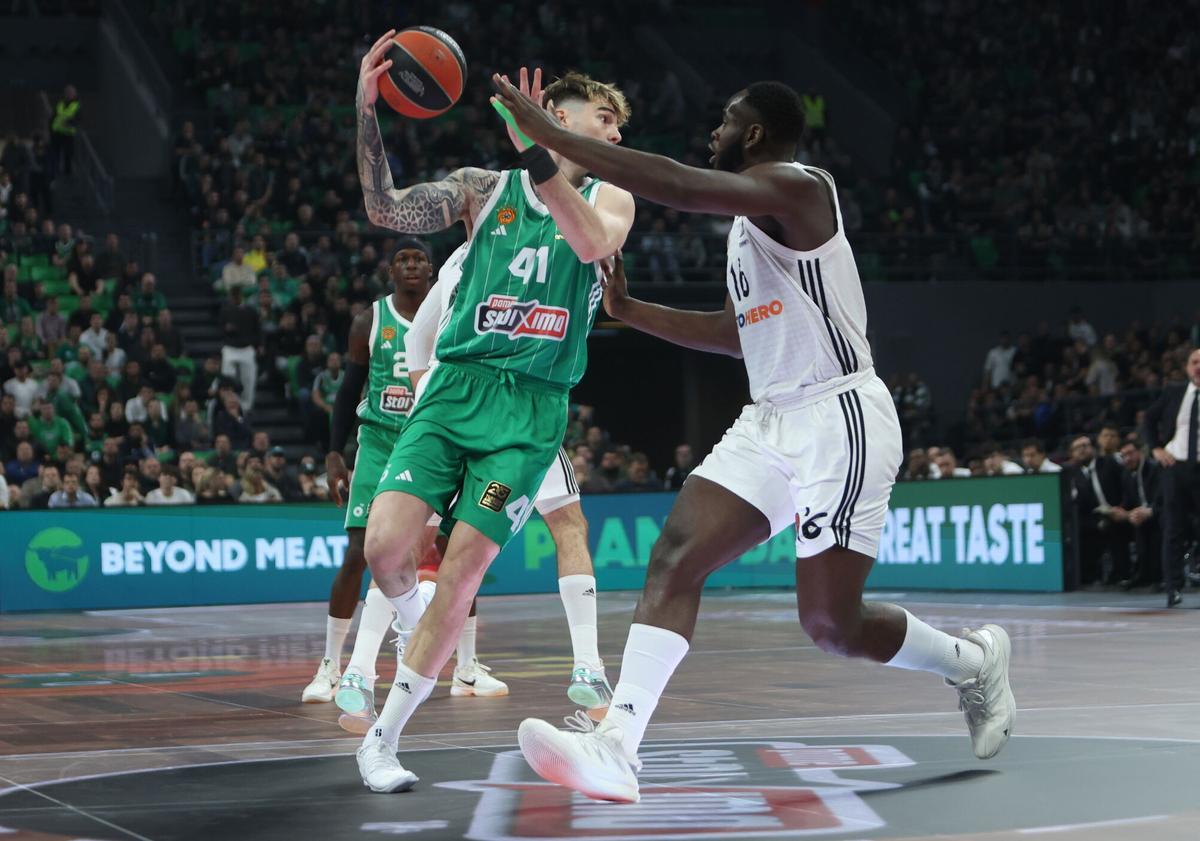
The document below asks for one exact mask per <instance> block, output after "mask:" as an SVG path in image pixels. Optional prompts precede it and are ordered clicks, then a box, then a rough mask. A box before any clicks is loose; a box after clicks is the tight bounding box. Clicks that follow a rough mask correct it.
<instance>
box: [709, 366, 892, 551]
mask: <svg viewBox="0 0 1200 841" xmlns="http://www.w3.org/2000/svg"><path fill="white" fill-rule="evenodd" d="M901 446H902V445H901V441H900V421H899V419H898V418H897V417H896V409H895V406H894V405H893V404H892V397H891V394H889V393H888V390H887V386H885V385H884V384H883V381H882V380H880V379H879V378H878V377H874V378H872V379H871V380H869V381H868V382H866V383H865V384H863V385H861V386H859V387H857V388H853V389H850V390H849V391H845V392H842V393H841V394H836V395H833V396H831V397H827V398H824V399H822V400H820V401H818V402H816V403H811V404H808V405H804V406H801V407H799V408H794V409H788V410H783V409H780V408H778V407H776V406H774V405H772V404H769V403H752V404H750V405H749V406H747V407H746V408H745V409H743V410H742V414H741V416H740V417H739V418H738V419H737V420H736V421H734V423H733V426H731V427H730V428H729V431H728V432H726V433H725V437H724V438H722V439H721V441H720V442H719V443H718V444H717V446H716V447H714V448H713V451H712V452H711V453H709V455H708V457H707V458H706V459H704V462H703V463H702V464H701V465H700V466H699V467H698V468H696V470H695V471H693V473H692V476H702V477H703V478H705V479H707V480H709V481H710V482H715V483H716V484H718V485H720V486H721V487H723V488H725V489H726V490H728V491H730V492H732V493H734V494H736V495H737V496H740V497H741V498H742V499H744V500H746V502H748V503H750V504H751V505H753V506H754V507H755V508H757V509H758V510H759V511H761V512H762V513H763V514H764V515H765V516H766V518H767V519H768V520H769V521H770V523H771V535H772V536H774V535H776V534H778V533H779V532H781V531H783V530H784V529H785V528H787V527H788V526H789V525H792V524H793V523H795V525H796V557H798V558H808V557H812V556H813V555H816V554H817V553H818V552H823V551H825V550H826V549H829V548H831V547H833V546H842V547H846V548H849V549H852V550H853V551H855V552H861V553H862V554H864V555H868V556H870V557H872V558H873V557H875V552H876V550H877V549H878V547H879V534H880V532H881V531H882V529H883V521H884V517H885V516H886V514H887V506H888V499H889V498H890V496H891V492H892V485H893V483H894V482H895V479H896V474H897V472H898V471H899V469H900V463H901V460H902V458H903V453H902V450H901Z"/></svg>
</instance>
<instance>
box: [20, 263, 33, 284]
mask: <svg viewBox="0 0 1200 841" xmlns="http://www.w3.org/2000/svg"><path fill="white" fill-rule="evenodd" d="M32 282H33V266H18V267H17V283H32Z"/></svg>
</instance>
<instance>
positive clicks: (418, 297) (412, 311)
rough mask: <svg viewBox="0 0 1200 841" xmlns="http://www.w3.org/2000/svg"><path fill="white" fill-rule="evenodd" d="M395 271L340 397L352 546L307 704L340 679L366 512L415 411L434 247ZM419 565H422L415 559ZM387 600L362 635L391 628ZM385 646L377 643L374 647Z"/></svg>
mask: <svg viewBox="0 0 1200 841" xmlns="http://www.w3.org/2000/svg"><path fill="white" fill-rule="evenodd" d="M391 277H392V286H393V287H394V290H393V292H392V293H391V294H390V295H387V296H385V297H383V298H380V299H379V300H377V301H375V302H374V303H373V304H372V305H371V306H370V307H369V308H367V309H365V310H363V311H362V312H360V313H359V314H358V315H357V316H355V318H354V321H353V322H352V323H351V325H350V338H349V342H348V347H347V349H346V369H345V374H344V379H343V381H342V386H341V388H340V389H339V390H338V394H337V397H336V398H335V400H334V407H333V418H332V420H333V429H332V431H331V432H330V439H331V440H330V447H329V454H328V455H327V456H325V469H326V471H327V472H328V474H329V491H330V494H331V495H332V496H333V499H334V501H335V502H336V503H337V504H338V505H341V504H342V499H343V488H346V487H348V495H347V497H346V533H347V534H348V535H349V536H350V545H349V546H348V547H347V549H346V555H345V558H344V559H343V561H342V566H341V568H340V569H339V570H338V572H337V575H336V576H335V577H334V579H333V586H332V588H330V591H329V617H328V619H327V620H326V625H325V656H324V658H323V659H322V660H321V664H320V665H319V666H318V667H317V673H316V675H314V676H313V679H312V682H311V683H309V685H308V686H307V687H305V689H304V692H303V693H302V695H301V700H302V701H304V702H305V703H324V702H328V701H332V700H333V696H334V692H335V691H336V690H337V685H338V680H339V679H340V677H341V668H342V664H341V658H342V646H343V644H344V643H345V641H346V634H347V633H348V632H349V630H350V623H351V621H352V620H353V619H354V610H355V608H356V607H358V597H359V593H361V592H362V578H363V572H364V571H365V570H366V568H367V562H366V558H365V557H364V555H363V544H364V535H365V532H366V528H367V511H368V509H369V508H370V505H371V497H372V496H373V495H374V493H375V485H376V483H377V482H378V481H379V477H380V476H381V475H382V474H383V467H384V465H385V464H386V463H387V459H388V456H389V455H391V452H392V446H393V445H394V444H395V442H396V438H397V436H398V435H399V434H400V430H401V429H403V428H404V422H405V420H407V419H408V413H409V411H411V410H412V404H413V386H412V383H411V382H410V381H409V378H408V365H407V364H406V362H405V354H404V334H405V333H406V332H408V328H409V327H410V326H411V325H412V319H413V316H415V315H416V313H417V309H418V308H419V307H420V306H421V302H422V301H424V300H425V296H426V295H427V294H428V293H429V287H430V283H431V280H432V278H433V263H432V262H430V253H429V246H428V245H426V244H425V243H423V242H421V241H419V240H415V239H410V240H407V241H404V242H401V243H400V246H399V247H398V248H397V249H396V252H395V254H393V255H392V264H391ZM364 385H365V386H366V388H365V390H364V388H363V387H364ZM360 395H362V399H361V401H360V400H359V396H360ZM356 414H357V416H358V419H359V422H360V425H359V428H358V452H357V455H356V456H355V463H354V476H353V478H351V476H350V472H349V470H347V468H346V461H345V459H344V457H343V455H342V451H343V450H344V449H345V447H346V439H347V438H348V437H349V435H350V430H351V428H352V427H353V425H354V416H355V415H356ZM423 548H424V546H423V545H422V544H417V545H414V547H413V551H414V552H417V553H419V552H421V551H423ZM413 566H414V568H415V561H414V563H413ZM367 598H368V602H370V601H372V600H383V596H382V594H381V593H376V592H375V591H374V590H372V592H371V593H368V595H367ZM383 601H384V605H383V606H381V607H386V610H377V611H375V612H373V614H372V615H373V617H374V619H375V621H370V620H369V619H368V614H367V611H366V610H364V611H363V620H362V621H361V622H360V623H359V630H358V633H359V635H360V636H361V635H363V634H368V635H372V634H378V636H379V638H380V639H382V638H383V635H384V634H385V633H386V632H387V626H388V624H390V623H391V619H392V607H391V605H387V604H386V600H383ZM385 615H386V619H384V620H383V621H382V627H379V625H380V621H379V619H380V618H382V617H383V616H385ZM419 617H420V612H419V611H418V612H417V613H416V615H415V616H414V617H410V618H411V620H412V621H411V622H410V623H409V624H408V625H407V626H406V627H409V628H411V627H413V625H415V624H416V622H417V619H418V618H419ZM378 647H379V642H378V641H376V643H375V648H376V649H378Z"/></svg>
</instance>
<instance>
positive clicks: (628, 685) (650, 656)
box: [604, 622, 688, 759]
mask: <svg viewBox="0 0 1200 841" xmlns="http://www.w3.org/2000/svg"><path fill="white" fill-rule="evenodd" d="M687 651H688V641H687V640H685V639H684V638H683V637H681V636H680V635H679V634H677V633H675V632H674V631H668V630H667V629H666V628H656V627H654V626H653V625H641V624H638V623H636V622H635V623H634V624H633V625H631V626H630V627H629V639H628V640H627V641H626V642H625V657H624V659H622V660H621V680H620V681H619V682H618V683H617V688H616V689H614V690H613V698H612V704H611V705H610V706H609V708H608V716H607V717H606V718H605V720H604V721H605V723H606V724H611V725H614V726H616V727H617V728H618V729H619V730H620V731H621V734H622V739H621V744H622V745H623V746H624V748H625V753H626V755H628V757H629V758H630V759H633V758H634V757H636V756H637V751H638V746H639V745H641V743H642V738H643V737H644V736H645V735H646V725H648V724H649V723H650V716H652V715H653V714H654V710H655V708H656V707H657V706H658V699H659V698H661V697H662V694H663V690H664V689H666V688H667V681H669V680H670V679H671V675H672V674H674V673H675V668H676V667H677V666H678V665H679V662H680V661H681V660H683V657H684V655H685V654H687Z"/></svg>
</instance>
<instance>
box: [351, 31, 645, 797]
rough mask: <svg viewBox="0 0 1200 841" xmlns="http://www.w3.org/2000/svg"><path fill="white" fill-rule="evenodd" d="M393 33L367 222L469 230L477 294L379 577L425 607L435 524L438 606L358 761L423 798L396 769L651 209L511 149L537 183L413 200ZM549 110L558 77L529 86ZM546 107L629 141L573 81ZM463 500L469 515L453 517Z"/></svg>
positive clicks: (389, 502) (397, 462) (471, 280)
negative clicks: (430, 530)
mask: <svg viewBox="0 0 1200 841" xmlns="http://www.w3.org/2000/svg"><path fill="white" fill-rule="evenodd" d="M390 36H391V33H388V34H387V35H385V36H384V37H382V38H381V39H380V40H379V41H378V42H377V43H376V44H375V45H374V46H373V47H372V48H371V50H369V51H368V52H367V54H366V56H364V58H363V61H362V67H361V72H360V76H359V87H358V93H357V98H356V106H357V116H358V160H359V178H360V180H361V182H362V187H363V195H364V199H365V203H366V209H367V214H368V217H369V218H370V220H371V221H372V222H373V223H375V224H377V225H381V226H384V227H389V228H393V229H395V230H400V231H404V232H406V233H412V234H420V233H430V232H433V231H438V230H443V229H446V228H449V227H450V226H451V225H453V224H455V223H456V222H458V221H460V220H461V221H462V222H463V223H464V224H465V225H466V227H467V231H468V235H469V246H468V251H467V255H466V258H465V260H464V263H463V278H462V281H461V284H460V286H459V290H458V294H457V295H456V296H455V300H454V302H453V304H452V307H451V310H450V314H449V317H448V320H447V323H446V326H445V328H444V329H443V330H442V331H441V333H440V336H439V339H438V343H437V357H438V359H439V360H440V361H441V364H440V365H439V366H438V367H437V369H436V370H434V371H433V373H431V374H430V375H429V378H430V379H429V384H428V387H427V388H426V390H425V391H424V393H423V395H422V398H421V400H420V401H419V402H418V403H417V405H416V407H415V408H414V410H413V412H412V414H411V415H410V417H409V420H408V423H407V424H406V425H405V428H404V432H403V433H402V434H401V436H400V439H399V441H398V442H397V444H396V447H395V449H394V450H393V452H392V455H391V458H390V459H389V461H388V464H387V467H386V470H387V473H386V475H385V476H384V477H383V478H382V480H381V481H380V483H379V485H378V487H377V488H376V495H375V498H374V500H373V501H372V504H371V511H370V514H369V516H368V520H367V534H366V547H365V548H366V557H367V563H368V565H369V566H370V568H371V574H372V576H373V577H374V579H375V581H376V582H377V583H378V584H379V587H380V589H381V590H382V591H383V592H384V594H385V595H386V596H388V598H389V600H390V601H392V603H393V605H394V606H396V608H397V612H398V613H399V612H400V610H401V608H402V607H404V606H405V605H406V603H407V601H409V600H412V599H416V598H419V596H418V593H417V588H416V586H415V581H414V579H413V578H412V577H411V572H410V566H411V565H410V564H409V562H408V559H409V557H410V553H411V551H412V547H413V545H414V542H415V541H416V540H417V539H418V536H419V535H420V534H421V530H422V527H423V526H424V524H425V522H426V521H427V520H428V519H429V516H430V515H431V514H432V513H434V512H436V513H438V514H439V515H441V516H442V517H443V519H444V520H445V521H446V522H445V524H444V527H446V526H448V527H449V529H450V540H449V544H448V546H447V549H446V556H445V559H444V560H443V562H442V565H441V568H440V570H439V573H438V587H437V592H436V595H435V596H434V598H433V601H432V602H431V603H430V604H429V607H428V608H427V610H426V611H425V613H424V615H423V616H422V617H421V620H420V622H419V623H418V624H417V627H416V630H415V632H414V633H413V636H412V639H411V640H410V642H409V645H408V647H407V649H406V651H405V654H404V658H403V660H402V661H401V662H400V663H399V664H398V666H397V670H396V679H395V682H394V684H393V687H392V691H391V692H389V693H388V698H387V702H386V703H385V705H384V708H383V710H382V712H381V713H380V716H379V720H378V722H377V723H376V726H375V727H374V728H373V729H372V730H371V731H369V732H368V733H367V735H366V737H365V738H364V740H363V744H362V746H361V747H360V748H359V750H358V765H359V771H360V773H361V775H362V778H363V783H364V784H365V785H366V786H367V787H369V788H370V789H371V790H373V791H382V792H391V791H402V790H406V789H408V788H411V787H412V785H413V784H414V783H415V782H416V779H417V778H416V776H415V775H414V774H412V773H410V772H409V771H407V770H405V769H404V768H403V767H401V765H400V763H399V760H398V759H397V758H396V744H397V741H398V740H399V736H400V731H401V730H402V729H403V727H404V725H405V723H407V721H408V719H409V718H410V717H411V716H412V714H413V712H414V711H415V710H416V708H417V706H418V705H420V704H421V702H423V701H424V700H425V698H426V697H428V695H429V693H430V691H431V690H432V688H433V686H434V683H435V681H436V679H437V675H438V673H439V671H440V670H441V668H442V666H443V665H444V664H445V663H446V661H447V660H448V659H449V657H450V654H451V653H452V651H453V649H454V646H455V644H456V641H457V639H458V635H459V631H460V630H461V628H462V626H463V623H464V621H465V620H466V617H467V612H468V610H469V608H470V605H471V601H472V599H473V598H474V596H475V594H476V592H477V591H478V589H479V585H480V583H481V581H482V579H483V575H484V572H485V571H486V569H487V567H488V565H489V564H490V563H491V562H492V560H493V559H494V558H495V557H496V555H497V554H498V553H499V551H500V549H501V548H502V547H503V546H504V544H505V543H507V542H508V540H509V538H510V537H511V536H512V535H513V534H515V533H516V532H517V531H518V530H520V528H521V526H522V525H524V523H525V520H526V518H527V517H528V516H529V514H530V513H531V511H532V504H531V503H532V501H533V499H534V497H535V496H536V494H537V489H538V487H539V486H540V484H541V482H542V479H543V478H544V476H545V474H546V472H547V470H548V469H549V468H550V466H551V465H552V464H553V462H554V460H555V458H556V456H557V453H558V448H559V446H560V444H561V442H562V438H563V434H564V433H565V427H566V409H567V393H568V391H569V389H570V388H571V387H572V386H574V385H575V384H576V383H577V382H578V381H579V379H580V378H581V377H582V375H583V371H584V368H585V367H586V364H587V345H586V340H587V334H588V332H589V330H590V329H591V325H592V322H593V320H594V319H595V315H596V310H597V307H598V306H599V303H600V298H601V295H602V288H601V273H600V271H599V268H598V266H597V265H596V261H598V260H601V259H603V258H606V257H609V256H610V255H612V254H613V253H615V252H616V251H617V249H618V248H620V246H621V245H622V244H623V243H624V241H625V238H626V236H627V235H628V233H629V229H630V227H631V226H632V224H633V216H634V205H633V198H632V196H630V195H629V193H627V192H625V191H624V190H620V189H617V188H615V187H613V186H612V185H609V184H602V183H599V182H596V181H594V180H590V179H588V178H587V177H586V176H587V173H586V172H585V171H584V170H583V169H582V168H580V167H577V166H573V165H571V164H569V163H567V162H566V161H562V160H560V159H556V158H555V157H554V156H552V155H551V154H550V153H548V152H546V151H545V150H544V149H540V148H538V147H536V146H528V145H527V144H525V143H524V142H523V141H522V140H521V139H520V137H518V136H517V135H516V134H514V133H510V137H511V138H512V140H513V143H514V145H515V146H516V147H517V149H518V150H519V152H520V155H521V167H522V168H521V169H516V170H508V171H505V172H491V171H487V170H482V169H470V168H469V169H462V170H456V171H455V172H452V173H450V174H449V175H448V176H447V177H446V178H445V179H443V180H442V181H440V182H437V183H432V184H419V185H415V186H413V187H409V188H406V189H396V188H395V186H394V184H393V182H392V177H391V172H390V170H389V168H388V165H387V159H386V157H385V156H384V151H383V141H382V138H381V136H380V133H379V125H378V122H377V120H376V118H375V101H376V99H377V97H378V87H377V80H378V77H379V75H380V74H382V73H383V72H385V71H386V70H387V69H388V67H389V66H390V64H389V62H387V61H385V60H384V51H385V50H386V49H387V47H388V44H389V41H388V39H389V38H390ZM521 88H522V90H523V91H524V92H525V93H527V94H529V95H531V96H534V97H535V98H537V99H538V100H539V101H542V99H543V91H542V89H541V76H540V73H539V74H535V76H534V78H533V80H532V83H531V82H530V80H529V79H528V78H527V77H524V76H523V77H522V79H521ZM545 101H546V103H547V107H548V108H549V110H550V112H551V113H552V115H553V117H554V118H555V119H557V120H558V122H559V123H560V124H561V125H563V126H564V127H565V128H567V129H568V130H570V131H574V132H577V133H579V134H582V135H586V136H588V137H591V138H594V139H597V140H602V141H606V142H609V143H618V142H620V139H621V134H620V126H621V125H622V124H623V123H624V122H625V120H626V119H628V116H629V111H628V104H627V103H626V101H625V97H624V95H622V94H621V92H620V91H618V90H617V89H616V88H614V87H612V86H610V85H605V84H602V83H598V82H595V81H593V80H591V79H588V78H587V77H584V76H581V75H577V74H571V75H568V76H567V77H566V78H564V79H561V80H559V81H557V82H555V83H554V84H552V85H550V86H549V87H548V88H547V89H546V91H545ZM455 497H458V502H457V503H456V504H455V505H454V507H453V509H451V508H450V504H451V501H452V500H454V499H455Z"/></svg>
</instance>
